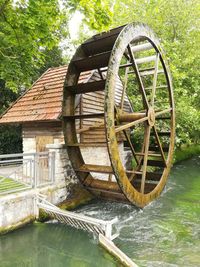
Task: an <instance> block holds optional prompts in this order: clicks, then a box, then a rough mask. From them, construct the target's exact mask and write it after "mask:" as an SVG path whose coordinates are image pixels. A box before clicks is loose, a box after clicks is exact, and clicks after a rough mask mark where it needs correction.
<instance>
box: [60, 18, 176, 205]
mask: <svg viewBox="0 0 200 267" xmlns="http://www.w3.org/2000/svg"><path fill="white" fill-rule="evenodd" d="M164 57H165V56H164V54H163V51H162V49H161V47H160V44H159V41H158V39H157V38H156V37H155V35H154V34H153V32H152V31H151V30H150V29H149V28H148V27H147V26H146V25H144V24H134V23H133V24H128V25H126V26H122V27H119V28H116V29H113V30H111V31H109V32H105V33H101V34H98V35H95V36H93V37H92V38H91V39H89V40H87V41H86V42H84V43H83V44H82V45H81V46H80V47H79V48H78V49H77V51H76V53H75V55H74V57H73V58H72V60H71V62H70V64H69V68H68V72H67V76H66V82H65V86H64V100H63V130H64V136H65V142H66V145H67V147H68V153H69V158H70V160H71V161H72V165H73V167H74V169H75V171H76V173H77V176H78V178H79V179H80V181H81V182H82V183H83V185H84V186H86V188H88V190H90V191H91V192H93V193H94V194H97V195H98V196H102V197H106V198H111V199H118V200H124V199H126V200H128V201H130V202H131V203H133V204H134V205H136V206H138V207H144V206H145V205H147V204H148V203H149V202H151V201H152V200H154V199H155V198H157V197H158V196H159V195H160V193H161V192H162V190H163V188H164V186H165V184H166V180H167V177H168V174H169V171H170V168H171V163H172V156H173V149H174V135H175V110H174V100H173V92H172V84H171V78H170V73H169V69H168V66H167V64H166V61H165V59H164ZM89 70H97V71H98V73H99V77H100V78H101V79H99V80H98V81H94V82H90V83H85V84H78V79H79V76H80V74H81V73H82V72H85V71H89ZM119 79H120V80H121V82H122V84H123V88H122V90H121V94H120V95H119V91H117V90H116V87H117V83H118V80H119ZM97 91H103V92H105V93H104V97H105V98H104V111H103V112H101V113H99V112H94V113H93V114H91V113H89V114H83V113H82V114H78V115H77V114H75V105H76V99H77V95H83V94H88V93H90V92H97ZM127 101H129V103H130V104H131V109H127ZM125 102H126V104H125ZM94 105H95V103H94ZM91 118H97V119H101V123H99V124H95V126H94V127H97V128H98V127H101V129H102V128H103V131H104V134H105V137H106V146H107V151H108V154H109V158H110V163H111V164H110V166H102V165H101V164H99V165H98V163H97V164H96V165H94V164H93V165H92V164H86V163H85V161H84V158H83V155H82V151H81V147H82V146H88V147H95V146H96V147H97V146H99V145H101V144H100V143H99V142H98V141H97V142H95V144H94V143H93V144H89V143H83V142H82V143H81V142H79V137H78V135H77V134H78V132H77V127H76V125H77V120H80V119H82V120H84V119H85V120H87V119H91ZM102 119H103V120H102ZM102 121H103V123H102ZM119 136H123V140H124V146H125V148H124V150H125V152H126V156H127V158H128V161H129V164H127V161H126V162H125V161H124V160H123V156H122V150H121V148H120V147H119ZM125 152H123V153H125ZM94 173H102V174H106V175H108V179H107V181H105V180H101V179H96V178H95V177H94V175H93V174H94ZM112 175H113V176H114V177H115V179H116V180H115V181H113V179H111V178H110V177H111V176H112Z"/></svg>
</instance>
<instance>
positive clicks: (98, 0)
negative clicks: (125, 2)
mask: <svg viewBox="0 0 200 267" xmlns="http://www.w3.org/2000/svg"><path fill="white" fill-rule="evenodd" d="M66 6H67V7H69V8H70V10H71V12H75V11H76V10H79V11H80V12H81V13H82V14H84V22H85V23H86V24H87V25H88V26H89V27H90V28H91V29H94V30H98V31H101V30H103V29H108V26H109V25H110V23H111V21H112V12H111V3H110V1H107V0H92V1H87V0H80V1H78V0H71V1H67V4H66Z"/></svg>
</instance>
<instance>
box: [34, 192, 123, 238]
mask: <svg viewBox="0 0 200 267" xmlns="http://www.w3.org/2000/svg"><path fill="white" fill-rule="evenodd" d="M37 206H38V208H39V209H42V210H44V211H45V212H46V213H47V214H49V215H50V216H51V217H52V218H54V219H56V220H58V221H59V222H61V223H64V224H67V225H70V226H72V227H75V228H77V229H82V230H84V231H88V232H92V233H94V234H96V235H97V236H98V235H99V234H102V235H104V236H105V237H107V238H108V239H110V240H113V239H115V238H116V237H118V236H119V233H118V232H115V233H114V234H113V228H115V227H113V226H114V225H115V224H116V223H117V222H118V219H117V217H116V218H114V219H112V220H110V221H104V220H101V219H96V218H92V217H89V216H86V215H83V214H78V213H75V212H72V211H66V210H61V209H60V208H58V207H56V206H55V205H53V204H52V203H50V202H49V201H47V200H46V199H45V198H44V196H43V195H41V194H39V195H38V197H37Z"/></svg>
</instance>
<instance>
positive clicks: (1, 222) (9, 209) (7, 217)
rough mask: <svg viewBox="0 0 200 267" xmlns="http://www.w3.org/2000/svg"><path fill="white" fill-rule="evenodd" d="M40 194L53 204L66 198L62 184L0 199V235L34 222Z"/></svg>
mask: <svg viewBox="0 0 200 267" xmlns="http://www.w3.org/2000/svg"><path fill="white" fill-rule="evenodd" d="M38 193H41V194H43V195H45V196H46V197H47V200H48V201H50V202H51V203H53V204H58V203H60V202H62V201H63V200H64V199H65V198H66V196H67V190H66V187H65V186H63V184H62V183H57V184H56V185H50V186H46V187H44V188H41V189H31V190H26V191H23V192H18V193H12V194H7V195H5V196H1V197H0V234H2V233H6V232H9V231H12V230H14V229H17V228H19V227H22V226H23V225H25V224H27V223H29V222H31V221H34V220H35V219H36V216H37V214H38V209H37V206H36V196H37V194H38Z"/></svg>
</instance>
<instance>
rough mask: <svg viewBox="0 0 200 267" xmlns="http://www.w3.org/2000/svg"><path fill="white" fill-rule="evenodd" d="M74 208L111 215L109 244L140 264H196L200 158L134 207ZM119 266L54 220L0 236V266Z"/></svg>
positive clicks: (99, 204) (178, 168) (199, 265)
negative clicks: (115, 221)
mask: <svg viewBox="0 0 200 267" xmlns="http://www.w3.org/2000/svg"><path fill="white" fill-rule="evenodd" d="M76 212H81V213H84V214H87V215H89V216H93V217H96V218H102V219H112V218H113V217H115V216H117V217H118V218H119V223H118V225H117V230H118V231H119V233H120V236H119V238H117V239H116V240H115V243H116V244H117V245H118V246H119V247H120V248H121V249H122V250H123V251H124V252H125V253H127V254H128V256H129V257H131V258H132V259H134V261H135V262H136V263H137V264H138V265H139V266H141V267H143V266H144V267H158V266H161V267H179V266H180V267H200V157H194V158H192V159H190V160H187V161H183V162H182V163H180V164H177V165H175V166H174V167H173V170H172V172H171V175H170V179H169V181H168V183H167V186H166V188H165V191H164V192H163V194H162V196H161V197H160V198H159V199H158V200H156V201H154V202H153V203H152V204H150V205H149V206H147V207H146V208H144V209H143V210H138V209H136V208H134V207H133V206H130V205H127V204H119V203H111V202H105V201H94V202H92V203H91V204H89V205H87V206H83V207H81V208H80V209H78V210H77V211H76ZM15 266H16V267H18V266H19V267H64V266H65V267H68V266H69V267H71V266H73V267H76V266H77V267H90V266H91V267H92V266H98V267H101V266H102V267H115V266H120V265H119V264H118V263H117V262H116V261H115V260H114V259H113V258H112V257H111V256H109V254H107V253H106V252H105V251H104V250H103V249H102V248H100V247H99V246H98V245H97V241H96V240H94V239H93V237H92V235H90V234H88V233H85V232H83V231H80V230H76V229H71V228H70V227H68V226H65V225H60V224H34V225H30V226H27V227H25V228H23V229H20V230H17V231H15V232H13V233H10V234H8V235H5V236H1V237H0V267H15Z"/></svg>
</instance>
